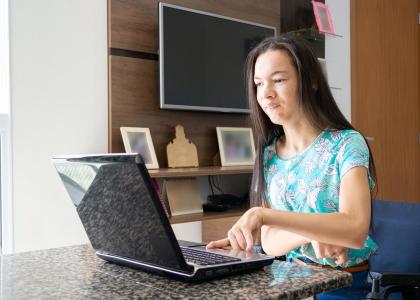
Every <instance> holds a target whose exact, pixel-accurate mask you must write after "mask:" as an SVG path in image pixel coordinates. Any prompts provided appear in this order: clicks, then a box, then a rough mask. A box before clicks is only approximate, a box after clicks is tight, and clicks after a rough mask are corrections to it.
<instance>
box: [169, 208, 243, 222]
mask: <svg viewBox="0 0 420 300" xmlns="http://www.w3.org/2000/svg"><path fill="white" fill-rule="evenodd" d="M246 210H247V207H238V208H233V209H229V210H227V211H222V212H218V211H212V212H203V213H196V214H188V215H180V216H174V217H171V218H170V219H169V221H170V222H171V224H178V223H187V222H196V221H204V220H211V219H222V218H229V217H237V216H241V215H242V214H243V213H244V212H245V211H246Z"/></svg>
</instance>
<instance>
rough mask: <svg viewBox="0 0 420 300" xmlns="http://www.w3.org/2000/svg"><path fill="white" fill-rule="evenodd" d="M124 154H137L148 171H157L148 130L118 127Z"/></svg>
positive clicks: (156, 162) (157, 165)
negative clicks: (141, 157)
mask: <svg viewBox="0 0 420 300" xmlns="http://www.w3.org/2000/svg"><path fill="white" fill-rule="evenodd" d="M120 130H121V135H122V139H123V142H124V148H125V152H127V153H139V154H141V156H143V159H144V163H145V165H146V167H147V168H148V169H158V168H159V164H158V161H157V158H156V153H155V148H154V147H153V142H152V136H151V135H150V130H149V128H138V127H120Z"/></svg>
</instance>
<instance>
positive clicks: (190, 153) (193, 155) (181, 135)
mask: <svg viewBox="0 0 420 300" xmlns="http://www.w3.org/2000/svg"><path fill="white" fill-rule="evenodd" d="M166 154H167V156H168V167H170V168H177V167H198V155H197V147H196V146H195V145H194V144H193V143H192V142H190V141H189V140H188V139H187V138H186V137H185V131H184V127H183V126H181V125H177V126H176V127H175V138H174V139H173V140H172V141H171V142H170V143H169V144H168V145H167V146H166Z"/></svg>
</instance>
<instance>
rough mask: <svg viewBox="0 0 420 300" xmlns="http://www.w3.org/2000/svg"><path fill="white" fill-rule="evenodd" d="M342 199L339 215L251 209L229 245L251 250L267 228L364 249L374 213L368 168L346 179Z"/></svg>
mask: <svg viewBox="0 0 420 300" xmlns="http://www.w3.org/2000/svg"><path fill="white" fill-rule="evenodd" d="M339 199H340V200H339V202H340V203H339V212H337V213H323V214H320V213H296V212H288V211H276V210H272V209H268V208H261V207H254V208H251V209H249V210H248V211H247V212H245V214H243V215H242V217H241V218H240V219H239V220H238V221H237V222H236V223H235V225H233V227H232V228H231V229H230V230H229V233H228V240H229V244H230V245H231V246H232V247H233V248H241V249H246V250H251V248H252V246H253V244H254V241H255V240H256V236H257V233H258V231H259V230H260V228H261V227H262V226H263V225H267V226H277V227H279V228H281V229H283V230H285V231H289V232H292V233H294V234H297V235H300V236H304V237H306V238H307V239H309V240H316V241H318V242H321V243H324V244H330V245H337V246H343V247H347V248H363V246H364V242H365V240H366V237H367V233H368V229H369V224H370V211H371V207H370V191H369V186H368V178H367V170H366V168H365V167H355V168H353V169H351V170H350V171H348V172H347V173H346V174H345V175H344V176H343V178H342V181H341V184H340V195H339ZM215 244H216V245H217V244H218V243H217V242H215Z"/></svg>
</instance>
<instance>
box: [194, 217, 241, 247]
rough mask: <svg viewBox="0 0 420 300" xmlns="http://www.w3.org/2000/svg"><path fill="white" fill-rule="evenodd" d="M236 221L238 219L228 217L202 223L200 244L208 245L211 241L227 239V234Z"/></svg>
mask: <svg viewBox="0 0 420 300" xmlns="http://www.w3.org/2000/svg"><path fill="white" fill-rule="evenodd" d="M238 220H239V217H230V218H223V219H214V220H205V221H202V223H201V229H202V232H203V235H202V242H203V243H209V242H211V241H216V240H220V239H223V238H225V237H227V232H228V231H229V230H230V228H232V226H233V224H235V223H236V221H238Z"/></svg>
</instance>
